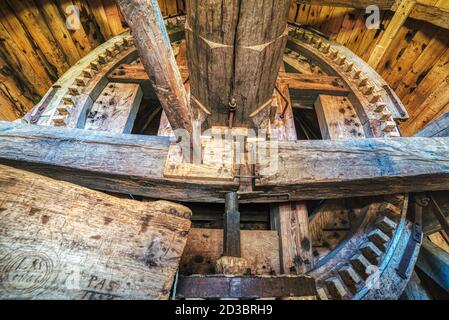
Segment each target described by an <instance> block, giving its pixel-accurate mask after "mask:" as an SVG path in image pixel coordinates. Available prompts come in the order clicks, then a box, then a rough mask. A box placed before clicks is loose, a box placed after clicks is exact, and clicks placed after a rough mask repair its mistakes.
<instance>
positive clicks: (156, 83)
mask: <svg viewBox="0 0 449 320" xmlns="http://www.w3.org/2000/svg"><path fill="white" fill-rule="evenodd" d="M116 1H117V3H118V4H119V6H120V8H121V10H122V13H123V16H124V17H125V20H126V22H127V23H128V25H129V26H130V28H131V31H132V33H133V36H134V39H135V45H136V47H137V50H138V51H139V54H140V58H141V61H142V63H143V65H144V67H145V70H146V72H147V73H148V75H149V77H150V81H151V84H152V85H153V88H154V90H155V92H156V95H157V97H158V98H159V101H160V102H161V105H162V108H163V109H164V112H165V114H166V115H167V118H168V121H169V122H170V125H171V127H172V128H173V130H176V129H185V130H187V131H188V133H189V134H192V117H191V111H190V106H189V101H188V99H187V94H186V90H185V89H184V85H183V83H182V79H181V74H180V72H179V69H178V67H177V65H176V61H175V57H174V55H173V51H172V48H171V45H170V39H169V37H168V33H167V30H166V28H165V24H164V20H163V18H162V14H161V10H160V8H159V5H158V3H157V1H156V0H145V1H144V0H116Z"/></svg>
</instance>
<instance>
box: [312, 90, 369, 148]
mask: <svg viewBox="0 0 449 320" xmlns="http://www.w3.org/2000/svg"><path fill="white" fill-rule="evenodd" d="M315 111H316V114H317V118H318V123H319V125H320V131H321V136H322V137H323V139H331V140H333V139H359V138H364V137H365V133H364V132H363V126H362V123H361V122H360V120H359V118H358V117H357V113H356V111H355V108H354V107H353V105H352V104H351V102H350V101H349V100H348V99H347V98H345V97H336V96H330V95H320V96H318V99H317V100H316V102H315Z"/></svg>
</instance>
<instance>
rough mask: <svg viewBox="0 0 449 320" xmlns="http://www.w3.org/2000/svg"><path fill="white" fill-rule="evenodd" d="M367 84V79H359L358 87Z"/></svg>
mask: <svg viewBox="0 0 449 320" xmlns="http://www.w3.org/2000/svg"><path fill="white" fill-rule="evenodd" d="M367 84H368V78H367V77H363V78H361V79H360V82H359V87H364V86H366V85H367Z"/></svg>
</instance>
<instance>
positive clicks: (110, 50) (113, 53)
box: [106, 48, 118, 59]
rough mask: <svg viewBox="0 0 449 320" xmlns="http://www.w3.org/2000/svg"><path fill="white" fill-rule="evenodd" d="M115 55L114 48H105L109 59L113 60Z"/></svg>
mask: <svg viewBox="0 0 449 320" xmlns="http://www.w3.org/2000/svg"><path fill="white" fill-rule="evenodd" d="M117 53H118V52H117V50H116V49H115V48H107V49H106V55H107V56H108V57H109V58H111V59H112V58H114V57H115V56H116V55H117Z"/></svg>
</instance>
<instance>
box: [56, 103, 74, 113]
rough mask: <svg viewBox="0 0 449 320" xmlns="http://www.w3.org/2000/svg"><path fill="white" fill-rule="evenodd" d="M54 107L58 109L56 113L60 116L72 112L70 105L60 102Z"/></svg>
mask: <svg viewBox="0 0 449 320" xmlns="http://www.w3.org/2000/svg"><path fill="white" fill-rule="evenodd" d="M56 109H57V110H58V113H59V114H60V115H62V116H67V115H69V114H70V113H72V107H70V106H69V105H64V104H62V105H59V106H58V107H57V108H56Z"/></svg>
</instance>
